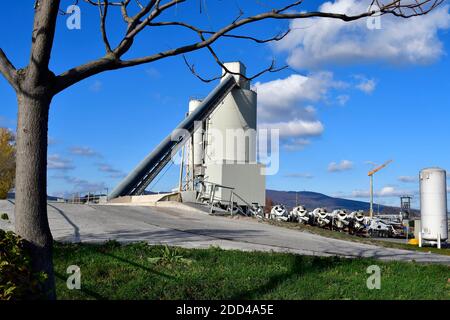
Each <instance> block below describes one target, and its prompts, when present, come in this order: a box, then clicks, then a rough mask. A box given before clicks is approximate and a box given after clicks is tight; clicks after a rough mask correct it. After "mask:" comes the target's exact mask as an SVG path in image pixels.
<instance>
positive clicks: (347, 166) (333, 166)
mask: <svg viewBox="0 0 450 320" xmlns="http://www.w3.org/2000/svg"><path fill="white" fill-rule="evenodd" d="M352 168H353V162H352V161H350V160H342V161H341V162H339V163H337V162H331V163H330V164H329V165H328V171H329V172H341V171H347V170H351V169H352Z"/></svg>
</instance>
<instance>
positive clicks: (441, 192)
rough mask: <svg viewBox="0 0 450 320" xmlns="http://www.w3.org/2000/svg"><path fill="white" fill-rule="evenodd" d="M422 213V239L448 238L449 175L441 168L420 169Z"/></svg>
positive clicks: (443, 239)
mask: <svg viewBox="0 0 450 320" xmlns="http://www.w3.org/2000/svg"><path fill="white" fill-rule="evenodd" d="M419 178H420V215H421V231H422V239H424V240H428V241H437V240H438V235H439V236H440V238H441V241H445V240H447V239H448V222H447V221H448V217H447V177H446V172H445V170H443V169H441V168H427V169H423V170H422V171H420V177H419Z"/></svg>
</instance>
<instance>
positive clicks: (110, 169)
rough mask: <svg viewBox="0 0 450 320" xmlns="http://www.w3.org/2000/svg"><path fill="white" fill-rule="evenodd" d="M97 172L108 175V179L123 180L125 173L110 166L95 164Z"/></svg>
mask: <svg viewBox="0 0 450 320" xmlns="http://www.w3.org/2000/svg"><path fill="white" fill-rule="evenodd" d="M97 166H98V170H100V171H101V172H105V173H109V177H110V178H123V177H124V176H125V173H124V172H122V171H120V170H119V169H116V168H113V167H112V166H111V165H109V164H107V163H97Z"/></svg>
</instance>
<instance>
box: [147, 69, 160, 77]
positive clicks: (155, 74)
mask: <svg viewBox="0 0 450 320" xmlns="http://www.w3.org/2000/svg"><path fill="white" fill-rule="evenodd" d="M145 73H146V74H147V75H148V76H149V77H150V78H152V79H159V78H160V77H161V72H159V70H158V69H156V68H154V67H149V68H148V69H147V70H145Z"/></svg>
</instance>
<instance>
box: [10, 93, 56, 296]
mask: <svg viewBox="0 0 450 320" xmlns="http://www.w3.org/2000/svg"><path fill="white" fill-rule="evenodd" d="M17 100H18V108H19V112H18V122H17V145H16V146H17V160H16V188H15V190H16V200H15V219H16V222H15V227H16V233H17V234H18V235H20V236H21V237H22V238H23V239H25V240H26V242H27V245H28V246H29V252H30V254H31V263H32V270H33V271H34V272H45V273H46V274H47V280H46V281H45V283H44V285H43V287H42V292H43V293H44V295H45V296H46V297H47V298H48V299H55V298H56V293H55V279H54V273H53V255H52V251H53V238H52V234H51V232H50V227H49V224H48V219H47V192H46V191H47V133H48V114H49V107H50V102H51V100H52V96H51V95H50V94H42V93H40V94H38V95H31V94H28V93H25V92H21V93H18V95H17Z"/></svg>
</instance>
